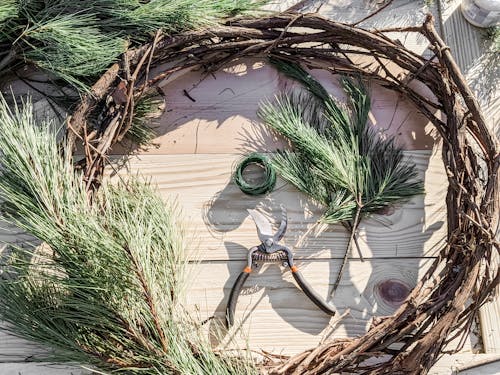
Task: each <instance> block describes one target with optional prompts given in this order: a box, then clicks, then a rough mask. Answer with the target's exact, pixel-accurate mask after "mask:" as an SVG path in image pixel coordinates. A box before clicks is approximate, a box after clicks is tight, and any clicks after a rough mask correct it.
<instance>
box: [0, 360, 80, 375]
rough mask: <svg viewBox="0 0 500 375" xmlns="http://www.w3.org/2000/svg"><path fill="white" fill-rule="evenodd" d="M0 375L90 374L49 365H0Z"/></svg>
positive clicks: (62, 366)
mask: <svg viewBox="0 0 500 375" xmlns="http://www.w3.org/2000/svg"><path fill="white" fill-rule="evenodd" d="M0 375H90V372H89V371H86V370H83V369H81V368H80V367H76V366H66V365H54V364H51V363H0Z"/></svg>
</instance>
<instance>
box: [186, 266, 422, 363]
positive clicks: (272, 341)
mask: <svg viewBox="0 0 500 375" xmlns="http://www.w3.org/2000/svg"><path fill="white" fill-rule="evenodd" d="M431 262H432V259H427V260H422V259H387V260H386V259H373V260H371V261H370V262H361V261H359V260H353V261H351V262H349V264H348V265H347V269H346V272H345V275H344V277H343V279H342V281H341V283H340V286H339V289H338V290H337V293H336V295H335V297H334V299H333V301H331V303H332V304H333V306H335V308H336V309H337V310H338V311H339V314H338V315H337V317H329V316H328V315H326V314H325V313H323V312H322V311H321V310H319V309H318V308H317V307H316V306H315V305H313V304H312V302H311V301H309V300H308V299H307V297H306V296H305V295H304V294H303V293H302V291H300V290H299V289H298V288H297V286H296V284H295V282H294V281H293V278H292V276H291V273H290V271H288V270H285V271H283V270H281V269H280V268H281V267H278V266H277V265H267V266H264V267H262V269H261V270H259V271H258V272H257V274H254V273H252V274H251V275H250V277H249V279H248V280H247V283H246V284H245V287H244V289H243V291H242V295H241V296H240V297H239V299H238V304H237V306H236V316H235V321H236V326H239V327H240V328H241V330H240V331H239V332H236V333H235V332H230V334H229V335H226V336H225V337H224V338H223V339H221V340H220V342H219V341H217V340H215V336H217V335H216V333H217V332H219V330H220V329H221V327H220V324H221V322H222V321H223V319H224V314H225V308H226V303H227V298H228V295H229V292H230V289H231V287H232V285H233V283H234V280H235V279H236V277H237V276H238V274H239V273H240V272H241V270H242V269H243V266H244V264H245V262H243V261H241V262H239V261H233V262H225V263H221V262H212V263H210V262H209V263H202V264H199V265H193V266H192V270H190V275H192V276H194V277H195V280H194V281H193V284H192V287H190V288H189V290H188V293H187V307H188V309H190V310H192V311H194V312H195V313H196V315H197V316H198V319H199V321H204V320H205V319H207V318H209V317H212V316H215V319H212V320H210V322H209V323H208V324H207V326H208V327H207V330H209V331H210V333H211V337H213V338H214V340H215V341H214V342H217V343H219V344H221V345H224V346H229V347H231V348H233V347H235V346H238V345H239V346H240V347H246V346H247V345H248V347H250V348H254V349H264V350H268V351H272V352H274V353H286V354H292V353H297V352H300V351H302V350H304V349H306V348H309V347H313V346H315V345H317V344H318V342H320V341H321V340H322V339H324V338H328V337H355V336H358V335H362V334H363V333H365V332H366V330H367V328H368V327H369V324H370V319H371V318H372V317H373V316H385V315H390V314H392V313H393V312H394V311H395V309H396V308H397V306H399V303H398V302H395V301H394V300H392V301H389V300H387V299H384V298H383V296H385V295H387V293H385V294H384V292H383V290H384V287H387V286H388V285H389V286H390V292H389V293H388V294H391V295H393V296H398V295H399V296H403V295H404V294H405V291H406V290H409V289H406V288H412V287H413V286H415V285H416V283H417V280H418V279H419V277H420V276H421V275H422V274H423V272H425V271H426V269H427V267H428V266H429V265H430V263H431ZM297 266H298V267H299V268H300V269H301V271H302V273H303V275H304V277H305V278H306V280H308V282H309V283H310V284H311V285H312V286H313V288H314V289H315V290H316V291H317V292H318V293H319V294H320V295H321V296H323V297H324V298H325V299H326V297H327V296H328V294H329V290H330V288H331V285H332V284H333V282H334V281H335V278H336V275H337V272H338V269H339V266H340V262H339V261H338V260H319V261H318V260H314V261H300V262H297ZM388 281H389V282H392V283H393V284H390V283H389V284H388V283H387V282H388ZM396 299H397V298H396ZM348 309H349V311H350V312H349V313H348V314H347V315H346V316H345V317H344V318H343V319H341V320H340V321H338V317H339V316H341V315H342V313H344V312H346V311H347V310H348ZM221 333H222V334H225V333H226V332H224V330H222V332H221ZM229 340H232V341H231V342H229V343H228V342H227V341H229Z"/></svg>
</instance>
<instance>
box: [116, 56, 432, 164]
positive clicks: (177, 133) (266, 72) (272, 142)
mask: <svg viewBox="0 0 500 375" xmlns="http://www.w3.org/2000/svg"><path fill="white" fill-rule="evenodd" d="M312 74H313V75H314V76H316V78H318V79H319V80H320V81H321V82H322V84H323V85H324V86H325V88H326V89H327V90H328V91H329V92H330V93H331V94H332V95H333V96H335V97H336V98H339V99H340V100H345V98H344V94H343V92H342V90H341V88H340V85H339V81H338V77H337V78H335V77H334V76H332V75H331V74H330V73H328V72H325V71H323V70H313V71H312ZM395 74H397V72H395ZM297 88H298V85H297V84H296V83H294V82H292V81H290V80H288V79H286V78H285V77H284V76H283V75H281V74H278V73H277V71H276V70H275V69H274V68H272V67H271V66H269V64H265V63H264V62H263V61H262V60H257V59H244V60H241V61H238V62H235V63H233V64H231V65H229V66H227V67H225V68H224V69H222V70H220V71H218V72H216V73H214V74H210V75H206V74H204V73H203V72H201V71H191V72H184V74H181V75H177V76H176V78H175V79H168V80H167V81H166V82H164V83H163V84H162V86H161V89H162V91H163V94H164V95H165V101H166V108H167V110H166V112H165V113H164V114H163V116H162V117H161V118H160V119H159V122H158V124H155V130H156V132H157V134H158V138H157V139H156V143H157V144H158V147H157V148H152V149H150V150H148V151H140V152H141V153H147V154H184V153H193V154H197V153H200V154H218V153H241V152H248V151H254V150H258V151H267V152H272V151H275V150H276V149H279V148H283V147H285V146H286V143H285V142H284V141H283V140H282V139H280V138H279V137H277V136H276V135H274V134H272V133H271V132H269V130H268V129H267V128H266V127H265V126H264V125H263V124H262V123H261V122H260V121H259V119H258V117H257V110H258V108H259V106H260V104H261V103H262V102H263V101H266V100H272V99H273V97H274V95H275V94H277V93H278V92H280V91H283V90H285V91H286V90H296V89H297ZM186 92H188V93H189V97H188V96H186V94H185V93H186ZM369 93H370V95H371V101H372V110H371V113H370V121H371V123H372V125H373V126H374V127H375V129H377V130H378V131H379V132H380V133H382V134H386V135H395V136H397V138H398V142H400V143H401V145H402V146H403V147H404V148H405V149H408V150H413V149H432V147H433V145H434V144H435V137H434V136H433V133H432V130H431V129H432V127H431V125H430V123H429V121H428V120H427V119H426V118H425V117H424V116H423V115H421V114H420V113H419V112H418V111H417V110H416V108H415V107H413V106H412V105H411V104H410V103H409V102H408V101H405V100H402V99H400V98H399V96H398V95H397V94H395V93H394V92H392V91H391V90H388V89H384V88H382V87H380V86H378V85H375V84H373V85H370V87H369ZM426 96H432V94H430V93H426ZM193 100H194V101H193ZM130 147H131V149H134V147H133V146H130ZM129 150H130V148H127V147H125V148H123V147H119V146H118V147H115V149H114V150H113V153H114V154H122V153H128V151H129ZM126 151H127V152H126Z"/></svg>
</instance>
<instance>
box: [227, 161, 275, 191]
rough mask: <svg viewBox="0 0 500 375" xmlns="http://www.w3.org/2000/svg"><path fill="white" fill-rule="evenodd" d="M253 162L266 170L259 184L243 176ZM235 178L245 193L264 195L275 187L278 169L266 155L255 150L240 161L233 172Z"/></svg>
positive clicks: (235, 181)
mask: <svg viewBox="0 0 500 375" xmlns="http://www.w3.org/2000/svg"><path fill="white" fill-rule="evenodd" d="M251 164H256V165H259V166H261V167H262V169H263V170H264V180H263V181H262V182H261V183H259V184H255V185H252V184H250V183H248V182H247V181H246V180H245V178H244V177H243V171H244V170H245V168H246V167H248V166H249V165H251ZM233 180H234V183H235V184H236V185H238V187H239V188H240V190H241V191H242V192H243V193H245V194H248V195H262V194H266V193H268V192H270V191H271V190H273V189H274V186H275V185H276V171H275V170H274V168H273V166H272V165H271V162H270V160H269V158H268V157H267V156H266V155H263V154H260V153H257V152H253V153H251V154H248V155H247V156H245V157H244V158H243V159H242V160H241V161H240V162H239V163H238V166H237V167H236V170H235V171H234V174H233Z"/></svg>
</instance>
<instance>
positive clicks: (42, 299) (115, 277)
mask: <svg viewBox="0 0 500 375" xmlns="http://www.w3.org/2000/svg"><path fill="white" fill-rule="evenodd" d="M58 146H59V143H58V141H57V125H56V124H54V123H50V122H45V123H42V124H37V123H35V120H34V117H33V113H32V110H31V105H30V104H29V103H27V104H26V106H25V107H24V108H20V107H15V108H14V109H12V110H11V109H9V107H8V106H7V104H6V102H5V100H4V99H3V98H2V97H1V96H0V150H2V153H1V156H0V161H1V166H2V168H1V175H0V199H1V200H2V201H3V202H4V206H3V219H4V220H7V221H8V222H10V223H13V224H16V225H17V226H19V227H20V228H22V229H24V230H25V231H27V232H28V233H30V234H32V235H34V236H35V237H36V238H37V239H38V240H39V241H40V242H42V243H45V244H46V246H45V247H44V249H40V248H38V249H37V248H33V247H31V248H30V247H26V246H25V247H23V248H17V247H12V256H11V257H10V258H9V261H8V263H7V264H4V265H3V266H2V271H4V272H1V273H0V274H2V275H7V276H4V279H3V280H2V281H1V282H0V320H3V321H5V322H8V323H10V331H11V332H12V333H13V334H15V335H17V336H19V337H22V338H25V339H28V340H31V341H33V342H35V343H38V344H40V345H41V346H43V347H44V348H48V349H50V351H49V352H48V353H46V354H41V355H40V356H39V357H37V358H36V360H41V361H51V362H73V363H80V364H82V365H86V366H90V367H93V368H96V369H99V370H100V371H101V372H102V371H104V372H105V373H111V372H113V373H114V372H123V373H127V374H186V375H191V374H227V375H229V374H255V373H256V370H255V368H254V366H253V363H252V361H251V360H250V359H249V358H243V359H241V358H240V359H236V358H234V357H232V356H229V355H226V354H224V353H217V354H216V353H214V351H213V350H212V347H211V345H210V343H209V341H208V338H206V336H205V333H204V332H203V331H202V330H201V327H200V326H199V325H198V324H196V323H195V322H194V321H193V320H192V318H191V317H190V316H189V315H188V314H187V313H186V311H185V310H184V308H183V306H182V304H183V301H184V292H185V288H186V274H187V272H186V269H187V267H188V266H189V265H188V262H187V254H186V247H185V241H184V235H183V231H182V229H181V227H180V226H179V222H178V217H179V212H178V209H177V208H176V206H175V204H173V203H166V202H164V201H163V200H162V199H161V198H160V197H159V196H158V194H157V193H156V191H155V189H154V188H152V187H151V186H150V185H147V184H143V183H141V182H138V181H137V180H130V181H128V182H122V183H119V184H117V185H110V184H108V185H104V186H103V187H102V189H101V190H100V191H99V192H98V193H96V195H95V196H94V197H93V199H92V203H90V202H89V199H88V197H87V193H86V191H85V184H84V183H83V181H82V179H81V176H80V175H79V174H77V173H75V172H74V170H73V166H72V163H71V160H70V158H69V157H67V156H68V155H64V153H65V151H64V150H63V151H62V154H61V151H60V147H58Z"/></svg>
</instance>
